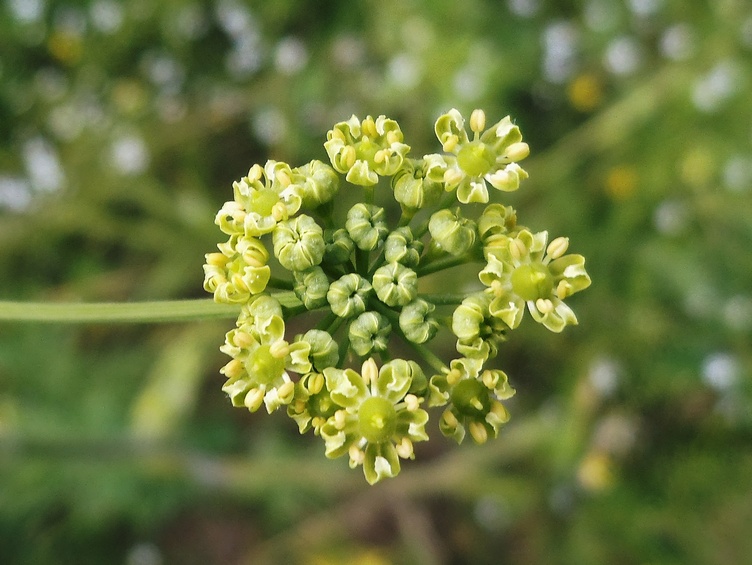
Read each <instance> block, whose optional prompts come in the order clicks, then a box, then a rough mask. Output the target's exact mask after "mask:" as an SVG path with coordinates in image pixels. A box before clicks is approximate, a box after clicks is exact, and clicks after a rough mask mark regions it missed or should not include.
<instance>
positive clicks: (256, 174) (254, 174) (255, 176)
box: [247, 164, 264, 182]
mask: <svg viewBox="0 0 752 565" xmlns="http://www.w3.org/2000/svg"><path fill="white" fill-rule="evenodd" d="M262 174H264V169H263V168H262V167H261V165H258V164H257V165H253V167H251V169H250V170H249V171H248V175H247V178H248V180H250V181H251V182H253V181H256V180H259V179H260V178H261V175H262Z"/></svg>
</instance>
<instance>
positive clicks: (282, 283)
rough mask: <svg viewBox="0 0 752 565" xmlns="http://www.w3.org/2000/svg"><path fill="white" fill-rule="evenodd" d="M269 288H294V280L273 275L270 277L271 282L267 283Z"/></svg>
mask: <svg viewBox="0 0 752 565" xmlns="http://www.w3.org/2000/svg"><path fill="white" fill-rule="evenodd" d="M266 287H267V288H278V289H280V290H292V289H293V284H292V281H286V280H284V279H279V278H277V277H271V278H270V279H269V283H268V284H267V285H266Z"/></svg>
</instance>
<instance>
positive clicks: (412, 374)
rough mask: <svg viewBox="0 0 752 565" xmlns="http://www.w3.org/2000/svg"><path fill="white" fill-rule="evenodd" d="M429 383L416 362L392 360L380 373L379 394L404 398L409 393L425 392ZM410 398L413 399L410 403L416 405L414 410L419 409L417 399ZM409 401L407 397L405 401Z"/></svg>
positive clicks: (412, 396)
mask: <svg viewBox="0 0 752 565" xmlns="http://www.w3.org/2000/svg"><path fill="white" fill-rule="evenodd" d="M427 382H428V381H427V379H426V375H425V373H423V369H421V368H420V365H418V364H417V363H416V362H415V361H411V360H405V359H392V360H391V361H389V362H388V363H385V364H384V365H383V366H382V367H381V370H380V371H379V387H378V388H379V394H381V395H382V396H392V397H394V398H403V397H405V394H407V392H408V391H411V392H421V391H423V390H425V388H426V385H427ZM408 396H409V397H411V400H410V402H411V403H412V404H414V406H413V408H414V409H417V408H418V401H417V398H415V396H414V395H412V394H410V395H408ZM407 400H408V399H407V397H405V401H407ZM408 409H409V407H408Z"/></svg>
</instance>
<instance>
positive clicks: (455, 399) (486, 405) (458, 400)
mask: <svg viewBox="0 0 752 565" xmlns="http://www.w3.org/2000/svg"><path fill="white" fill-rule="evenodd" d="M451 398H452V404H453V405H454V407H455V408H456V409H457V410H458V411H459V413H460V414H464V415H466V416H482V415H484V414H487V413H488V411H489V410H490V408H491V400H490V398H489V396H488V389H487V388H486V387H485V386H484V385H483V383H481V382H480V381H477V380H475V379H464V380H462V381H460V382H458V383H457V385H456V386H455V387H454V388H453V389H452V394H451Z"/></svg>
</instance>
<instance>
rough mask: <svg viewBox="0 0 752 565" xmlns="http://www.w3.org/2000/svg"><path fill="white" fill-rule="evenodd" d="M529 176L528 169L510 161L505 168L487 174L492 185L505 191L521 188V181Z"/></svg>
mask: <svg viewBox="0 0 752 565" xmlns="http://www.w3.org/2000/svg"><path fill="white" fill-rule="evenodd" d="M527 177H528V174H527V171H526V170H525V169H523V168H522V167H520V166H519V165H518V164H517V163H509V164H508V165H507V166H506V167H504V168H503V169H499V170H498V171H496V172H495V173H492V174H490V175H487V177H486V178H487V179H488V182H490V183H491V186H493V187H494V188H497V189H499V190H503V191H505V192H512V191H514V190H517V189H518V188H520V181H523V180H525V179H526V178H527Z"/></svg>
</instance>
